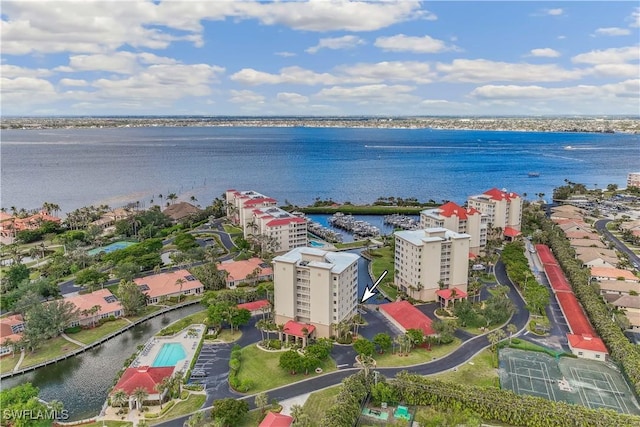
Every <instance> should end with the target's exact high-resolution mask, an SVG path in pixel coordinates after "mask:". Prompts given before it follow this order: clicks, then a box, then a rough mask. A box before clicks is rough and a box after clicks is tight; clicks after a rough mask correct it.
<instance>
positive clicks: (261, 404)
mask: <svg viewBox="0 0 640 427" xmlns="http://www.w3.org/2000/svg"><path fill="white" fill-rule="evenodd" d="M254 403H255V404H256V408H258V409H260V413H261V414H262V415H264V412H265V409H266V407H267V405H269V395H267V393H264V392H263V393H258V394H256V397H255V400H254Z"/></svg>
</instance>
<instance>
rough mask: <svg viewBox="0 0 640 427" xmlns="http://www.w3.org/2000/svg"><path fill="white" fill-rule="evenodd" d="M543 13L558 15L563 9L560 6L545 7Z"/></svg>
mask: <svg viewBox="0 0 640 427" xmlns="http://www.w3.org/2000/svg"><path fill="white" fill-rule="evenodd" d="M545 13H546V14H547V15H551V16H560V15H562V14H563V13H564V10H563V9H561V8H557V9H546V10H545Z"/></svg>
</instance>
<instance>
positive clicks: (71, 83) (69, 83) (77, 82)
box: [58, 79, 89, 87]
mask: <svg viewBox="0 0 640 427" xmlns="http://www.w3.org/2000/svg"><path fill="white" fill-rule="evenodd" d="M58 83H59V84H60V85H62V86H73V87H81V86H89V83H88V82H87V81H86V80H81V79H60V81H59V82H58Z"/></svg>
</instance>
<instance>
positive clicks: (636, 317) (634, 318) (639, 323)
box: [612, 295, 640, 331]
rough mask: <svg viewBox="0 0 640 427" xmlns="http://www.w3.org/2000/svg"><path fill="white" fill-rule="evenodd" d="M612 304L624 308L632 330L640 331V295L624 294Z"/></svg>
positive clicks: (620, 308) (617, 307) (619, 308)
mask: <svg viewBox="0 0 640 427" xmlns="http://www.w3.org/2000/svg"><path fill="white" fill-rule="evenodd" d="M612 304H613V306H614V307H615V308H616V309H618V310H624V313H625V315H626V316H627V319H629V324H630V327H631V328H630V329H631V330H632V331H640V296H638V295H623V296H621V297H620V298H618V299H617V300H615V301H614V302H613V303H612Z"/></svg>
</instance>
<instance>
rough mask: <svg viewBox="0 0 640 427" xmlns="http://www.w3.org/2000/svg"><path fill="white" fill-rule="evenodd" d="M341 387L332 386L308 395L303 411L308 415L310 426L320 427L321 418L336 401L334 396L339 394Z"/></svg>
mask: <svg viewBox="0 0 640 427" xmlns="http://www.w3.org/2000/svg"><path fill="white" fill-rule="evenodd" d="M340 387H341V386H334V387H329V388H325V389H324V390H320V391H315V392H313V393H311V395H309V398H308V399H307V401H306V402H305V403H304V406H303V407H302V408H303V411H304V413H305V414H307V415H309V419H310V420H311V425H312V426H318V427H322V426H321V422H322V417H324V413H325V411H326V410H327V408H330V407H331V406H333V404H334V403H335V400H336V396H337V395H338V393H340Z"/></svg>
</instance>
